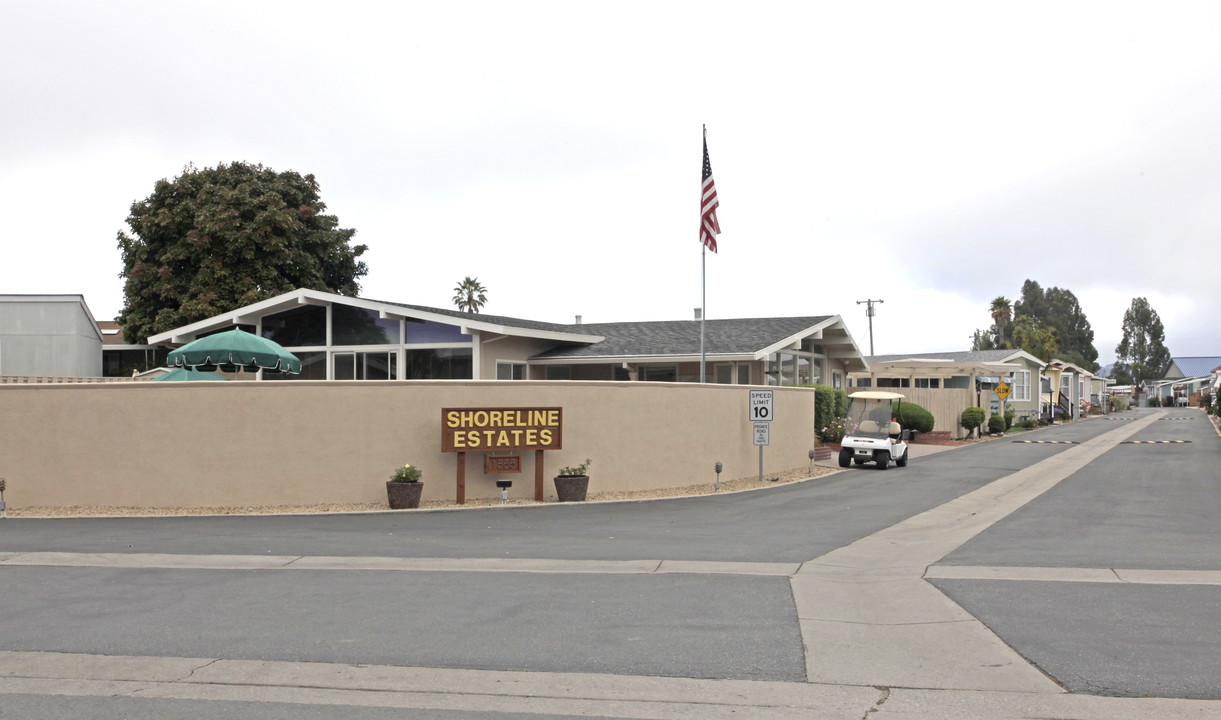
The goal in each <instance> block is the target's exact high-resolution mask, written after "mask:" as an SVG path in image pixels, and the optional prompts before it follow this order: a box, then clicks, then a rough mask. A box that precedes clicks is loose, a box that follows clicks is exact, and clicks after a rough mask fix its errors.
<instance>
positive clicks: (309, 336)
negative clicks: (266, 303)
mask: <svg viewBox="0 0 1221 720" xmlns="http://www.w3.org/2000/svg"><path fill="white" fill-rule="evenodd" d="M263 337H265V338H267V339H268V340H274V341H276V342H278V343H280V344H281V345H283V346H284V347H293V346H295V347H301V346H314V347H317V346H320V345H326V308H325V307H323V306H321V305H303V306H301V307H298V308H293V309H292V310H285V311H284V312H281V313H276V314H275V315H268V316H267V317H265V318H263ZM324 379H325V378H324Z"/></svg>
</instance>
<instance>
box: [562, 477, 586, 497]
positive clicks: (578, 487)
mask: <svg viewBox="0 0 1221 720" xmlns="http://www.w3.org/2000/svg"><path fill="white" fill-rule="evenodd" d="M588 490H589V476H588V475H556V476H555V494H556V495H558V496H559V499H560V502H581V501H582V500H584V499H585V494H586V492H587V491H588Z"/></svg>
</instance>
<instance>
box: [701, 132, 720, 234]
mask: <svg viewBox="0 0 1221 720" xmlns="http://www.w3.org/2000/svg"><path fill="white" fill-rule="evenodd" d="M701 193H702V198H701V200H700V203H701V205H700V242H701V243H703V244H704V246H705V247H707V248H708V249H709V250H711V251H712V252H716V236H717V235H720V234H721V225H720V223H718V222H717V221H716V206H717V205H718V204H719V203H718V201H717V199H716V182H715V181H713V179H712V163H710V162H708V138H707V136H705V137H704V187H703V190H702V191H701Z"/></svg>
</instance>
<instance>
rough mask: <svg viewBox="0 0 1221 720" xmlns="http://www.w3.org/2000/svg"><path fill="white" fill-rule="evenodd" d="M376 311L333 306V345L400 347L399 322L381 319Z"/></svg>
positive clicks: (347, 306)
mask: <svg viewBox="0 0 1221 720" xmlns="http://www.w3.org/2000/svg"><path fill="white" fill-rule="evenodd" d="M378 315H379V313H378V312H377V311H376V310H366V309H365V308H358V307H352V306H351V305H340V304H335V305H333V306H331V343H332V344H334V345H398V343H399V321H398V320H397V319H394V320H391V319H389V318H381V317H379V316H378Z"/></svg>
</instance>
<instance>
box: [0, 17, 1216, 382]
mask: <svg viewBox="0 0 1221 720" xmlns="http://www.w3.org/2000/svg"><path fill="white" fill-rule="evenodd" d="M0 17H2V22H0V88H2V90H3V95H2V96H0V97H2V98H3V106H2V107H3V112H0V206H2V207H3V210H4V217H5V218H6V223H7V227H6V228H5V230H4V254H3V261H2V263H0V293H81V294H83V295H84V296H85V299H86V301H87V302H88V304H89V307H90V308H91V309H92V310H93V313H94V315H95V317H97V318H98V319H110V318H113V317H114V315H115V314H116V313H117V312H118V311H119V309H120V308H121V307H122V304H123V295H122V281H121V280H120V279H119V277H118V273H119V272H120V270H121V269H122V262H121V257H120V254H119V251H118V249H117V247H116V239H115V236H116V233H117V232H118V231H120V230H125V229H126V226H125V219H126V217H127V214H128V209H129V207H130V205H131V203H132V202H133V201H135V200H137V199H142V198H145V197H147V196H148V195H149V194H150V193H151V192H152V190H153V185H154V183H155V182H156V181H157V180H159V179H161V178H173V177H175V176H177V175H179V174H181V172H182V169H183V167H184V166H185V165H186V164H187V163H192V162H193V163H194V164H195V165H196V166H199V167H210V166H214V165H216V164H217V163H219V162H230V161H235V160H243V161H248V162H253V163H262V164H264V165H267V166H269V167H271V168H274V169H275V170H281V171H282V170H296V171H298V172H300V173H302V174H305V173H313V174H314V175H315V176H316V177H317V178H318V180H319V182H320V184H321V187H322V198H323V200H324V201H325V202H326V203H327V205H328V211H329V212H330V213H332V214H335V215H337V216H338V218H339V221H340V224H341V226H342V227H349V228H355V229H356V230H357V234H356V242H359V243H364V244H367V245H368V246H369V248H370V249H369V252H368V253H366V254H365V256H364V259H365V260H366V262H367V263H368V265H369V270H370V271H369V275H368V276H367V277H366V278H364V280H363V281H362V287H363V290H362V295H363V296H364V297H368V298H371V299H377V300H391V301H398V302H407V303H415V304H422V305H433V306H437V307H452V303H451V298H452V296H453V288H454V286H455V284H456V283H457V282H458V281H459V280H461V279H462V278H463V277H464V276H467V275H470V276H477V277H478V278H479V280H480V281H481V282H482V283H483V284H484V285H486V286H487V288H488V300H489V301H488V304H487V306H486V308H485V309H484V311H485V312H487V313H493V314H498V315H509V316H514V317H521V318H528V319H534V320H546V321H552V322H572V320H573V317H574V316H575V315H578V314H579V315H582V316H584V320H585V322H610V321H626V320H668V319H687V318H691V317H692V311H693V308H695V307H698V306H699V305H700V264H701V259H700V244H699V239H698V224H699V184H700V181H699V169H700V162H701V146H700V138H701V135H700V128H701V124H707V126H708V146H709V152H710V155H711V160H712V168H713V174H714V177H715V179H716V184H717V189H718V190H719V194H720V199H721V208H720V211H719V218H720V224H721V228H722V231H723V232H722V234H721V236H720V239H719V243H720V251H719V253H717V254H715V255H714V254H711V253H710V254H709V255H708V256H707V260H706V264H707V313H708V317H710V318H726V317H759V316H785V315H827V314H839V315H842V316H843V317H844V318H845V320H846V321H847V323H848V325H849V327H850V329H851V330H852V332H853V334H854V336H855V337H856V339H857V343H858V345H859V346H860V347H861V350H862V351H863V352H865V353H868V352H869V330H868V324H867V322H866V318H865V311H864V309H863V306H859V305H857V304H856V301H858V300H864V299H866V298H875V299H877V298H880V299H882V300H884V301H885V302H884V304H883V305H881V306H879V308H878V315H877V317H876V318H875V319H874V344H875V348H876V351H877V352H878V353H879V354H882V353H887V354H889V353H905V352H912V353H916V352H935V351H943V350H945V351H948V350H960V349H967V348H969V346H970V337H971V334H972V332H973V330H975V329H976V328H984V327H987V326H988V325H990V324H991V319H990V318H989V316H988V306H989V303H990V301H991V300H992V298H994V297H996V296H997V295H1005V296H1006V297H1008V298H1010V299H1011V300H1016V299H1018V297H1020V290H1021V286H1022V282H1023V281H1024V280H1026V279H1027V278H1031V279H1034V280H1037V281H1038V282H1039V283H1040V284H1041V285H1043V286H1044V287H1045V288H1046V287H1049V286H1058V287H1062V288H1067V289H1069V290H1072V291H1073V292H1074V293H1075V294H1076V295H1077V297H1078V298H1079V299H1080V301H1081V304H1082V307H1083V308H1084V310H1085V312H1086V314H1087V316H1088V318H1089V321H1090V323H1091V324H1092V326H1093V328H1094V332H1095V345H1096V347H1097V348H1098V351H1099V354H1100V357H1099V361H1100V362H1102V363H1104V364H1105V363H1106V362H1109V361H1110V360H1111V359H1113V357H1114V349H1115V345H1116V344H1117V343H1118V342H1119V339H1120V336H1121V322H1122V316H1123V312H1124V310H1125V309H1127V307H1128V305H1129V304H1130V302H1131V300H1132V298H1134V297H1138V296H1143V297H1147V298H1148V299H1149V301H1150V303H1151V304H1152V305H1153V308H1154V309H1155V310H1157V312H1158V313H1159V314H1160V315H1161V318H1162V320H1163V322H1164V323H1165V326H1166V339H1167V345H1168V346H1169V348H1170V351H1171V353H1172V354H1174V355H1176V356H1184V355H1215V354H1221V339H1218V337H1217V310H1218V307H1221V302H1219V301H1221V281H1219V280H1218V276H1217V262H1216V258H1217V249H1216V248H1217V237H1218V234H1219V232H1221V132H1219V131H1218V128H1219V127H1221V41H1219V40H1218V37H1221V3H1216V2H1201V3H1191V2H1158V3H1150V2H1142V3H1125V2H1081V3H1074V2H1046V3H1041V2H1023V3H1003V4H1002V3H985V2H975V1H972V2H953V3H951V2H920V3H913V2H907V1H904V2H859V3H858V2H851V3H850V2H804V3H791V4H789V3H750V4H748V3H742V2H737V3H716V2H700V3H678V2H674V3H662V2H640V3H637V2H618V3H615V4H613V5H606V4H598V3H590V2H556V3H538V2H523V1H521V0H517V1H515V2H488V3H463V2H407V3H390V2H385V3H372V2H367V3H362V2H344V3H336V2H316V3H315V2H302V1H300V0H297V1H294V2H217V1H215V0H210V1H209V2H168V1H165V0H160V1H158V2H121V1H113V0H112V1H111V2H105V3H99V2H93V1H88V2H86V1H81V2H62V1H61V2H54V1H47V0H39V1H38V2H32V1H31V2H21V1H18V0H0Z"/></svg>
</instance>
